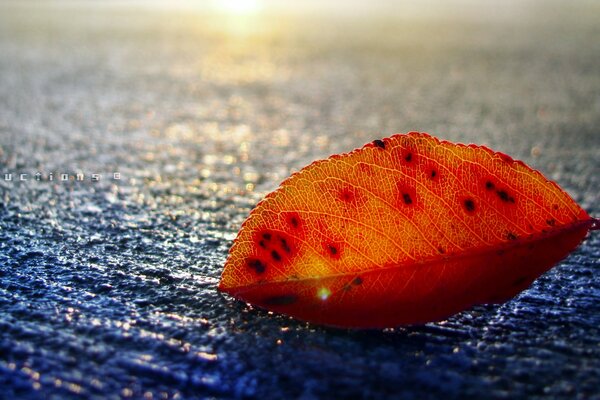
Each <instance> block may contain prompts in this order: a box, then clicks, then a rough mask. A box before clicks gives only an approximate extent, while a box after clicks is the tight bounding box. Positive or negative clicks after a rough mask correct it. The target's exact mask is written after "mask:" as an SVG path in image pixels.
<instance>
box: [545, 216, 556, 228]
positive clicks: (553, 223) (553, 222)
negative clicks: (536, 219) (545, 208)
mask: <svg viewBox="0 0 600 400" xmlns="http://www.w3.org/2000/svg"><path fill="white" fill-rule="evenodd" d="M546 223H547V224H548V226H554V225H556V220H555V219H554V218H551V219H547V220H546Z"/></svg>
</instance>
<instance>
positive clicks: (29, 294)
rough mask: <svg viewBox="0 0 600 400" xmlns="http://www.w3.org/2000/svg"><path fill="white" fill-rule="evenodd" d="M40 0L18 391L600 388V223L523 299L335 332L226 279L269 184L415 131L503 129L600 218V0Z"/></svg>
mask: <svg viewBox="0 0 600 400" xmlns="http://www.w3.org/2000/svg"><path fill="white" fill-rule="evenodd" d="M32 4H33V6H21V7H14V6H9V5H4V6H2V10H1V11H0V173H2V175H0V178H3V176H4V173H14V174H18V173H28V174H30V176H29V180H28V181H27V182H17V181H14V180H13V181H12V182H7V181H5V180H4V179H0V387H1V388H2V389H1V392H0V397H1V398H7V399H8V398H10V399H14V398H22V399H38V398H45V399H46V398H57V399H58V398H78V397H85V398H97V399H101V398H102V399H103V398H119V397H130V396H133V397H135V398H139V397H144V398H153V399H162V398H169V399H170V398H205V397H217V398H253V397H257V398H295V397H302V398H305V399H311V398H341V397H358V398H360V397H364V398H376V397H385V396H388V395H389V396H392V395H393V396H394V397H397V396H400V397H404V398H415V399H424V398H434V397H439V396H441V395H443V396H444V397H445V398H458V397H460V398H464V396H465V395H470V396H472V397H482V398H483V397H485V398H492V397H494V398H511V399H513V398H518V397H525V396H527V397H533V398H535V397H545V396H548V397H552V398H593V397H596V398H599V397H600V389H599V388H600V330H599V329H600V328H599V327H600V278H599V276H600V275H599V268H600V262H599V257H600V235H598V234H596V235H593V236H591V237H590V238H588V240H587V241H586V242H585V243H584V244H583V245H582V246H581V247H580V248H579V249H578V250H577V251H576V252H574V253H573V254H572V255H571V256H570V257H568V258H567V259H566V260H564V261H563V262H562V263H561V264H559V265H558V266H557V267H556V268H554V269H553V270H551V271H550V272H548V273H547V274H546V275H544V276H543V277H541V278H540V279H539V280H537V281H536V282H535V283H534V285H533V286H532V287H531V288H530V289H529V290H527V291H525V292H523V293H522V294H521V295H520V296H518V297H517V298H515V299H514V300H512V301H510V302H508V303H506V304H504V305H502V306H485V307H476V308H474V309H472V310H470V311H467V312H464V313H462V314H459V315H457V316H455V317H452V318H450V319H449V320H448V321H444V322H441V323H436V324H429V325H427V326H423V327H415V328H399V329H395V330H388V331H383V332H380V331H344V330H330V329H324V328H321V327H317V326H309V325H306V324H304V323H300V322H296V321H294V320H290V319H287V318H284V317H281V316H275V315H269V314H268V313H266V312H263V311H260V310H255V309H252V308H250V307H248V306H246V305H244V304H241V303H239V302H236V301H234V300H232V299H231V298H228V297H226V296H223V295H220V294H219V293H218V292H217V291H216V290H215V287H216V284H217V282H218V279H219V276H220V272H221V269H222V266H223V263H224V261H225V258H226V255H227V251H228V249H229V246H230V245H231V241H232V239H233V238H234V237H235V234H236V232H237V230H238V229H239V226H240V224H241V222H242V221H243V219H244V218H245V216H246V215H247V213H248V212H249V210H250V209H251V208H252V207H253V206H254V205H255V204H256V202H257V201H258V200H259V199H260V198H261V197H262V196H263V195H264V194H265V193H267V192H269V191H271V190H273V189H274V188H275V187H276V186H277V185H278V183H279V182H280V180H281V179H283V178H284V177H286V176H287V175H288V174H289V173H290V172H291V171H293V170H296V169H298V168H301V167H302V166H304V165H306V164H308V163H309V162H311V161H313V160H315V159H319V158H324V157H326V156H328V155H329V154H331V153H337V152H344V151H349V150H351V149H353V148H355V147H358V146H360V145H362V144H363V143H365V142H369V141H371V140H373V139H375V138H377V137H381V136H387V135H389V134H392V133H394V132H402V131H409V130H420V131H428V132H430V133H433V134H436V135H437V136H439V137H441V138H444V139H449V140H453V141H462V142H476V143H480V144H487V145H489V146H491V147H492V148H494V149H497V150H500V151H503V152H506V153H508V154H510V155H512V156H514V157H516V158H521V159H523V160H525V161H526V162H528V163H529V164H531V165H532V166H534V167H536V168H538V169H540V170H541V171H542V172H543V173H544V174H546V175H547V176H548V177H550V178H552V179H554V180H556V181H557V182H558V183H559V184H560V185H561V186H563V187H564V188H565V189H566V190H568V192H569V193H570V194H571V195H572V196H573V197H574V198H575V199H576V200H577V201H578V202H580V204H581V205H582V206H583V207H584V208H586V209H587V210H588V211H589V212H590V213H591V214H594V215H596V216H598V215H600V195H599V193H600V191H599V190H598V189H599V187H600V178H599V176H600V157H598V155H599V154H600V75H599V74H598V66H599V65H600V41H598V40H597V39H598V37H599V36H600V9H599V8H598V6H597V5H595V4H594V3H593V2H589V3H587V2H581V3H574V4H573V3H570V2H569V3H567V2H565V4H568V5H561V3H556V4H555V3H547V2H544V3H541V2H540V3H539V4H537V3H532V4H533V5H520V6H519V5H512V6H507V7H502V8H493V7H485V8H484V7H482V8H481V9H478V10H470V9H468V8H467V6H466V5H465V4H468V3H461V4H462V7H463V8H462V9H461V8H459V9H453V8H449V9H447V10H445V11H444V12H435V11H432V10H429V11H427V10H425V9H423V10H414V9H410V10H405V11H406V12H405V13H399V14H397V15H394V14H391V13H386V16H385V17H383V16H376V15H354V16H340V15H337V16H336V15H334V14H331V15H329V16H323V15H320V16H317V15H305V16H294V17H278V18H262V19H260V18H259V20H258V21H257V20H256V18H254V17H249V18H233V17H232V18H224V17H215V16H212V17H208V16H206V15H202V14H197V13H193V12H172V11H169V12H167V11H165V10H162V11H160V10H149V11H143V12H142V11H131V10H129V9H128V8H124V7H121V8H109V7H105V8H100V7H98V8H73V7H68V8H65V7H57V8H54V7H46V8H44V9H41V8H39V7H35V4H36V3H32ZM520 4H523V3H520ZM535 4H537V5H535ZM37 171H40V172H41V173H42V174H43V175H42V179H41V180H40V181H35V180H34V178H33V174H35V173H36V172H37ZM50 172H53V173H54V177H55V180H54V181H49V180H48V174H49V173H50ZM113 172H119V173H120V174H121V179H120V180H115V179H113V176H112V173H113ZM63 173H68V174H74V173H83V174H85V180H84V181H82V182H72V181H70V182H62V181H60V180H58V179H59V177H60V175H61V174H63ZM93 173H98V174H102V176H101V178H100V179H99V181H98V182H91V176H90V175H91V174H93Z"/></svg>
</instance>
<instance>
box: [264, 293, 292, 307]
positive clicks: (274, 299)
mask: <svg viewBox="0 0 600 400" xmlns="http://www.w3.org/2000/svg"><path fill="white" fill-rule="evenodd" d="M296 301H298V297H297V296H295V295H293V294H283V295H278V296H271V297H267V298H265V299H264V300H263V304H265V305H269V306H288V305H290V304H294V303H295V302H296Z"/></svg>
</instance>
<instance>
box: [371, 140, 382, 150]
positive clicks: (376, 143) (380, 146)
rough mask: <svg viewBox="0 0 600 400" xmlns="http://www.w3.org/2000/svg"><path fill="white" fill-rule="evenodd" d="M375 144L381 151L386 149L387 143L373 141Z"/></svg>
mask: <svg viewBox="0 0 600 400" xmlns="http://www.w3.org/2000/svg"><path fill="white" fill-rule="evenodd" d="M373 144H374V145H375V146H377V147H379V148H380V149H385V142H384V141H383V140H381V139H376V140H373Z"/></svg>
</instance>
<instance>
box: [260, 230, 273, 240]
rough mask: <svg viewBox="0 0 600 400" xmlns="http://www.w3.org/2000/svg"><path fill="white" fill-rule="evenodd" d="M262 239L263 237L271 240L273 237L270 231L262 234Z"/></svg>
mask: <svg viewBox="0 0 600 400" xmlns="http://www.w3.org/2000/svg"><path fill="white" fill-rule="evenodd" d="M262 237H263V239H265V240H266V241H269V240H271V238H272V237H273V236H272V235H271V234H270V233H268V232H266V233H263V234H262Z"/></svg>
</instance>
